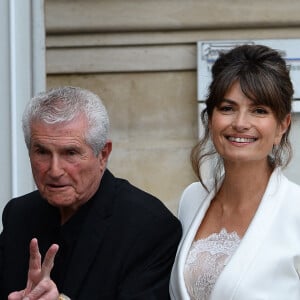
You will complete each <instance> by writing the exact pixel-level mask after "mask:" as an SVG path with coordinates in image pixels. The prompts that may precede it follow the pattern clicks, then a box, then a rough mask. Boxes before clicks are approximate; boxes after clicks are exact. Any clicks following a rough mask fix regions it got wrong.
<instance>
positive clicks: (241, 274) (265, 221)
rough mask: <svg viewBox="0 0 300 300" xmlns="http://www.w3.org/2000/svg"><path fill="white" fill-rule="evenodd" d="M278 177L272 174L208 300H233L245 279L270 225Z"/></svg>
mask: <svg viewBox="0 0 300 300" xmlns="http://www.w3.org/2000/svg"><path fill="white" fill-rule="evenodd" d="M279 180H280V175H279V174H278V171H274V172H273V174H272V176H271V178H270V180H269V183H268V186H267V189H266V191H265V194H264V196H263V198H262V200H261V203H260V205H259V207H258V209H257V212H256V214H255V216H254V218H253V220H252V222H251V223H250V225H249V227H248V229H247V231H246V233H245V235H244V237H243V238H242V240H241V244H240V245H239V247H238V249H237V250H236V252H235V253H234V254H233V256H232V258H231V259H230V261H229V263H228V264H227V265H226V267H225V268H224V270H223V271H222V273H221V274H220V276H219V278H218V280H217V282H216V284H215V287H214V289H213V291H212V295H211V299H228V300H230V299H239V298H238V297H237V298H235V296H236V295H237V291H238V288H239V284H240V283H241V282H242V281H243V280H244V279H245V278H247V270H249V267H250V266H251V263H253V261H254V260H255V256H256V255H257V252H258V251H259V248H260V246H261V244H262V243H263V242H264V240H265V238H266V235H267V234H268V230H269V228H270V226H271V225H272V222H273V219H274V216H275V213H276V209H277V207H278V205H279V200H280V197H282V196H281V195H278V186H279V185H280V183H279Z"/></svg>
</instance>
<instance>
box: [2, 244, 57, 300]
mask: <svg viewBox="0 0 300 300" xmlns="http://www.w3.org/2000/svg"><path fill="white" fill-rule="evenodd" d="M29 249H30V258H29V268H28V277H27V284H26V288H25V289H24V290H22V291H18V292H13V293H11V294H10V295H9V296H8V300H38V299H43V300H57V299H58V297H59V292H58V290H57V287H56V285H55V283H54V282H53V281H52V280H51V278H50V273H51V270H52V268H53V266H54V258H55V255H56V253H57V251H58V245H56V244H53V245H51V247H50V248H49V249H48V251H47V253H46V255H45V258H44V260H43V263H42V262H41V254H40V251H39V247H38V241H37V239H35V238H34V239H32V240H31V242H30V247H29Z"/></svg>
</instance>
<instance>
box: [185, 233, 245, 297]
mask: <svg viewBox="0 0 300 300" xmlns="http://www.w3.org/2000/svg"><path fill="white" fill-rule="evenodd" d="M240 241H241V240H240V238H239V236H238V234H237V233H236V232H231V233H228V232H227V230H226V229H225V228H223V229H221V231H220V232H219V233H213V234H211V235H210V236H208V237H207V238H205V239H199V240H197V241H194V242H193V243H192V245H191V248H190V251H189V254H188V257H187V260H186V262H185V268H184V279H185V284H186V287H187V290H188V293H189V295H190V298H191V300H207V299H209V296H210V294H211V292H212V289H213V287H214V285H215V283H216V281H217V279H218V277H219V275H220V273H221V272H222V270H223V268H224V267H225V265H226V264H227V262H228V261H229V259H230V257H231V256H232V254H233V253H234V252H235V250H236V249H237V247H238V246H239V244H240Z"/></svg>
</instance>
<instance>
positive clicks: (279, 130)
mask: <svg viewBox="0 0 300 300" xmlns="http://www.w3.org/2000/svg"><path fill="white" fill-rule="evenodd" d="M290 124H291V114H287V115H286V116H285V118H284V119H283V120H282V122H281V123H280V124H279V125H278V127H277V134H276V136H275V141H274V145H279V144H280V142H281V138H282V136H283V135H284V134H285V133H286V131H287V130H288V128H289V126H290Z"/></svg>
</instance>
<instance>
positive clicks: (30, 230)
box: [0, 87, 181, 300]
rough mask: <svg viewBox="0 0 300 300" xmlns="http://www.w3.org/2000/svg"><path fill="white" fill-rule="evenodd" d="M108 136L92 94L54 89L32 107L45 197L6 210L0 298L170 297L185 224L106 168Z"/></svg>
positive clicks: (28, 114)
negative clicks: (174, 267) (176, 254)
mask: <svg viewBox="0 0 300 300" xmlns="http://www.w3.org/2000/svg"><path fill="white" fill-rule="evenodd" d="M108 127H109V121H108V116H107V112H106V110H105V107H104V106H103V104H102V102H101V100H100V99H99V97H98V96H96V95H95V94H94V93H92V92H90V91H88V90H84V89H81V88H77V87H63V88H57V89H52V90H50V91H48V92H45V93H41V94H39V95H38V96H36V97H34V98H33V99H32V100H31V101H30V102H29V103H28V105H27V108H26V109H25V112H24V114H23V131H24V137H25V142H26V145H27V147H28V151H29V157H30V162H31V168H32V173H33V177H34V180H35V183H36V185H37V188H38V190H37V191H34V192H32V193H29V194H27V195H24V196H21V197H19V198H16V199H12V200H11V201H9V202H8V204H7V205H6V207H5V209H4V212H3V232H2V233H1V235H0V299H7V297H8V295H9V294H10V296H9V299H14V300H17V299H30V300H34V299H40V298H42V297H43V299H48V300H56V299H68V298H71V299H78V300H88V299H91V300H94V299H101V300H106V299H107V300H109V299H111V300H115V299H120V300H121V299H123V300H125V299H128V300H129V299H132V300H133V299H135V300H138V299H141V300H147V299H153V300H154V299H168V298H169V296H168V282H169V275H170V271H171V267H172V263H173V260H174V257H175V253H176V248H177V245H178V243H179V240H180V236H181V226H180V223H179V222H178V220H177V219H176V218H175V217H174V216H173V215H172V214H171V213H170V212H169V211H168V209H167V208H166V207H165V206H164V205H163V204H162V203H161V202H160V201H159V200H158V199H156V198H155V197H153V196H151V195H149V194H147V193H146V192H143V191H141V190H139V189H138V188H136V187H134V186H133V185H131V184H130V183H129V182H128V181H126V180H123V179H119V178H115V177H114V176H113V175H112V173H111V172H110V171H109V170H108V169H107V168H106V165H107V161H108V158H109V155H110V153H111V150H112V142H111V141H110V140H109V139H108ZM145 172H147V170H145ZM55 255H56V256H55ZM28 262H29V263H28ZM50 272H51V273H50ZM59 294H60V296H59Z"/></svg>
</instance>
